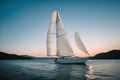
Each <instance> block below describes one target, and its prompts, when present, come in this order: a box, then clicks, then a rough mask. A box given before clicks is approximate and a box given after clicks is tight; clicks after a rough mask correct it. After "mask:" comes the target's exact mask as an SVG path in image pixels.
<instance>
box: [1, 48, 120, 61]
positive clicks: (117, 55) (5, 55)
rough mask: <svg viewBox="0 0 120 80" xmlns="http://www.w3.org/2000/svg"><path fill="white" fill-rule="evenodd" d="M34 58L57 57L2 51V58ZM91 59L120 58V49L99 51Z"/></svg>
mask: <svg viewBox="0 0 120 80" xmlns="http://www.w3.org/2000/svg"><path fill="white" fill-rule="evenodd" d="M34 59H55V58H54V57H33V56H28V55H16V54H9V53H6V52H0V60H34ZM89 60H120V50H111V51H109V52H106V53H99V54H96V55H95V56H93V57H89Z"/></svg>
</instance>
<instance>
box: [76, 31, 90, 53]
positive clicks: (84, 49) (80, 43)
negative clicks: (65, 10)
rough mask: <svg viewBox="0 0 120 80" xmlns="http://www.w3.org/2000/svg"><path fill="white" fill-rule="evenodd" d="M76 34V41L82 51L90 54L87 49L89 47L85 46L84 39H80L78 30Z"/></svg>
mask: <svg viewBox="0 0 120 80" xmlns="http://www.w3.org/2000/svg"><path fill="white" fill-rule="evenodd" d="M74 36H75V41H76V44H77V46H78V48H79V49H80V50H81V51H83V52H84V53H87V54H89V53H88V51H87V49H86V48H85V46H84V44H83V42H82V40H81V39H80V36H79V34H78V32H76V33H75V35H74Z"/></svg>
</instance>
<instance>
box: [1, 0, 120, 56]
mask: <svg viewBox="0 0 120 80" xmlns="http://www.w3.org/2000/svg"><path fill="white" fill-rule="evenodd" d="M56 9H58V10H59V12H60V16H61V18H62V20H63V23H64V27H65V29H66V31H67V33H68V36H69V39H70V42H71V46H72V48H73V51H74V53H75V54H76V55H78V56H80V55H81V53H82V52H81V51H80V50H79V49H78V47H77V46H76V44H75V40H74V33H75V32H78V33H79V35H80V37H81V39H82V41H83V43H84V45H85V46H86V48H87V50H88V52H89V53H90V55H91V56H94V55H95V54H97V53H101V52H107V51H110V50H113V49H120V0H0V51H3V52H8V53H12V54H18V55H31V56H38V57H41V56H46V54H47V51H46V36H47V31H48V26H49V22H50V18H51V14H52V12H53V11H54V10H56Z"/></svg>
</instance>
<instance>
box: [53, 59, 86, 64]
mask: <svg viewBox="0 0 120 80" xmlns="http://www.w3.org/2000/svg"><path fill="white" fill-rule="evenodd" d="M86 61H87V58H77V59H74V58H71V59H61V58H58V59H56V60H55V63H60V64H85V63H86Z"/></svg>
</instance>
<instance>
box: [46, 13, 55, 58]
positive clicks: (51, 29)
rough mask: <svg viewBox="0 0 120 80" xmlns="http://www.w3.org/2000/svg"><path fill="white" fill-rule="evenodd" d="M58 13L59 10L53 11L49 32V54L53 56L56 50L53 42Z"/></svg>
mask: <svg viewBox="0 0 120 80" xmlns="http://www.w3.org/2000/svg"><path fill="white" fill-rule="evenodd" d="M56 14H57V11H54V12H53V13H52V17H51V20H50V23H49V29H48V33H47V42H46V43H47V55H48V56H52V55H55V52H54V44H53V33H54V24H55V23H56Z"/></svg>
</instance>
